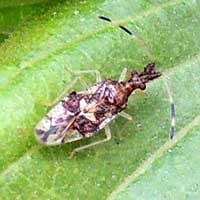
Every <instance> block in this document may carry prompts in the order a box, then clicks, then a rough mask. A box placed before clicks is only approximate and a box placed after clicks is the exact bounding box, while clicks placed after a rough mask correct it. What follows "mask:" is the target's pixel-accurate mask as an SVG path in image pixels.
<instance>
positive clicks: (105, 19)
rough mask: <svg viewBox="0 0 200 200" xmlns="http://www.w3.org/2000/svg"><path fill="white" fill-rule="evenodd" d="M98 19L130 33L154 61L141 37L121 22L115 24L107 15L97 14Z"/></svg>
mask: <svg viewBox="0 0 200 200" xmlns="http://www.w3.org/2000/svg"><path fill="white" fill-rule="evenodd" d="M98 18H99V19H102V20H104V21H107V22H110V23H112V24H113V25H115V26H117V27H119V28H120V29H121V30H123V31H124V32H126V33H128V34H129V35H131V36H132V37H133V38H134V39H136V40H137V42H138V43H139V44H140V46H142V47H143V49H144V50H145V52H146V54H147V55H148V57H149V58H150V59H151V60H152V61H154V60H155V59H154V58H153V56H152V54H151V53H150V51H149V49H148V47H147V45H146V44H145V43H144V42H143V40H142V39H141V38H139V37H138V36H137V35H136V34H135V33H133V32H131V31H130V30H129V29H128V28H127V27H125V26H123V25H121V24H116V23H114V22H113V21H112V20H111V19H110V18H108V17H105V16H102V15H100V16H98Z"/></svg>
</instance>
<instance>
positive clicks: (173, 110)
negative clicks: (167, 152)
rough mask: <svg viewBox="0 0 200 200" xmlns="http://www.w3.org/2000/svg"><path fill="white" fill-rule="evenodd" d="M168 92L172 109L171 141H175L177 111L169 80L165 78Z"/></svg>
mask: <svg viewBox="0 0 200 200" xmlns="http://www.w3.org/2000/svg"><path fill="white" fill-rule="evenodd" d="M163 81H164V84H165V87H166V90H167V94H168V97H169V103H170V107H171V130H170V139H173V137H174V133H175V124H176V110H175V104H174V100H173V97H172V93H171V91H170V88H169V85H168V83H167V80H166V79H165V78H164V79H163Z"/></svg>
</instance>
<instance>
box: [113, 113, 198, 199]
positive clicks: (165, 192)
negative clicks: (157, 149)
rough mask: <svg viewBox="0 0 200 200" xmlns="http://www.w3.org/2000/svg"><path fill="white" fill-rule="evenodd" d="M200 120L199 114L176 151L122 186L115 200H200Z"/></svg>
mask: <svg viewBox="0 0 200 200" xmlns="http://www.w3.org/2000/svg"><path fill="white" fill-rule="evenodd" d="M199 122H200V118H199V117H197V118H196V119H195V120H194V121H193V122H192V123H191V127H190V128H191V129H190V130H187V131H185V130H183V132H184V133H186V132H187V133H189V135H188V136H187V137H185V138H184V139H183V141H181V142H180V143H178V144H177V145H176V147H175V148H174V149H173V151H172V152H171V151H170V152H168V153H166V155H165V156H164V157H163V158H161V159H159V160H156V162H155V163H154V164H153V165H152V166H151V168H150V169H149V170H148V171H147V173H146V174H145V175H144V176H142V177H140V179H139V180H137V181H135V182H134V183H133V182H132V183H131V182H130V183H129V184H128V182H126V187H124V186H123V185H121V186H120V187H119V188H118V190H119V189H120V190H121V191H120V192H118V193H115V195H114V193H113V196H112V199H121V200H122V199H126V200H129V199H199V196H200V190H199V183H200V181H199V180H200V174H199V165H200V161H199V147H200V127H199ZM183 132H182V134H183ZM149 164H150V163H149ZM149 167H150V165H149ZM133 177H134V176H133ZM127 180H128V179H127ZM129 180H131V179H130V177H129ZM124 183H125V182H124ZM123 187H124V188H123ZM110 199H111V198H110Z"/></svg>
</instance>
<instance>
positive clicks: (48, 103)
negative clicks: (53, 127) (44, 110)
mask: <svg viewBox="0 0 200 200" xmlns="http://www.w3.org/2000/svg"><path fill="white" fill-rule="evenodd" d="M80 79H81V78H80V77H76V78H75V79H74V80H73V81H72V83H71V84H69V85H68V87H66V88H65V89H64V91H63V92H62V93H61V94H60V95H59V96H58V97H57V98H56V99H55V100H53V101H52V102H45V103H43V104H44V105H46V106H49V107H52V106H53V105H55V104H57V103H58V102H59V101H60V100H61V99H62V98H63V97H64V96H65V95H66V93H67V91H68V90H69V89H70V88H71V87H72V86H73V85H75V84H76V83H77V82H78V81H80Z"/></svg>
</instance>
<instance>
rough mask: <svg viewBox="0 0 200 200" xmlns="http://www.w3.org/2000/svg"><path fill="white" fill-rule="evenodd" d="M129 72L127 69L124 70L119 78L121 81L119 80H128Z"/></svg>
mask: <svg viewBox="0 0 200 200" xmlns="http://www.w3.org/2000/svg"><path fill="white" fill-rule="evenodd" d="M127 71H128V70H127V68H124V69H123V71H122V73H121V74H120V76H119V80H118V81H119V82H121V81H124V80H125V79H126V74H127Z"/></svg>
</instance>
